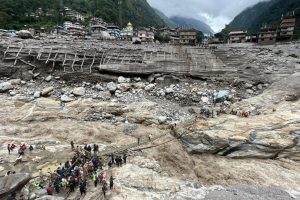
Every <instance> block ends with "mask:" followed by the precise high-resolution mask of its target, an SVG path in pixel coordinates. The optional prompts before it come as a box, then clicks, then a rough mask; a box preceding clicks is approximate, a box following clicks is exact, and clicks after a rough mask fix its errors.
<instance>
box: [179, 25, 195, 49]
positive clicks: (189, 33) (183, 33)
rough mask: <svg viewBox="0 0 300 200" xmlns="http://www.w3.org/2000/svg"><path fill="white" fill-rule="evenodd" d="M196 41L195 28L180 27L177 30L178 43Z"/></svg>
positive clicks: (193, 43)
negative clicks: (180, 28)
mask: <svg viewBox="0 0 300 200" xmlns="http://www.w3.org/2000/svg"><path fill="white" fill-rule="evenodd" d="M196 41H197V30H196V29H182V30H180V31H179V44H181V45H195V44H196Z"/></svg>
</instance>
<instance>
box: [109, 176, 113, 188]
mask: <svg viewBox="0 0 300 200" xmlns="http://www.w3.org/2000/svg"><path fill="white" fill-rule="evenodd" d="M113 188H114V177H113V176H110V178H109V189H110V190H112V189H113Z"/></svg>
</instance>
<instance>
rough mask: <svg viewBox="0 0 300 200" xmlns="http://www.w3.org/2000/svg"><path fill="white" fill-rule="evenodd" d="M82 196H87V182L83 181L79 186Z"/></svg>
mask: <svg viewBox="0 0 300 200" xmlns="http://www.w3.org/2000/svg"><path fill="white" fill-rule="evenodd" d="M79 190H80V195H83V194H84V195H85V194H86V181H85V180H82V181H81V182H80V184H79Z"/></svg>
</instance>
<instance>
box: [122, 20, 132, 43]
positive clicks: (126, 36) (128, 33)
mask: <svg viewBox="0 0 300 200" xmlns="http://www.w3.org/2000/svg"><path fill="white" fill-rule="evenodd" d="M121 37H122V39H123V40H127V41H131V40H132V37H133V26H132V24H131V23H130V22H128V24H127V26H126V27H125V28H123V30H122V31H121Z"/></svg>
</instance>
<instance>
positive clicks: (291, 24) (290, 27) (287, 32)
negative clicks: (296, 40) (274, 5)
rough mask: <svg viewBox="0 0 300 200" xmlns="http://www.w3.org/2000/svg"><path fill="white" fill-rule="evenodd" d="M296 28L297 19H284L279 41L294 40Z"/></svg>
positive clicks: (290, 17) (288, 17) (292, 17)
mask: <svg viewBox="0 0 300 200" xmlns="http://www.w3.org/2000/svg"><path fill="white" fill-rule="evenodd" d="M295 26H296V18H295V17H294V16H286V17H282V21H281V24H280V31H279V35H278V38H277V40H278V41H291V40H292V39H293V35H294V30H295Z"/></svg>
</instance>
